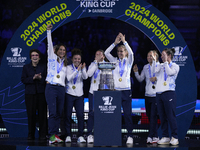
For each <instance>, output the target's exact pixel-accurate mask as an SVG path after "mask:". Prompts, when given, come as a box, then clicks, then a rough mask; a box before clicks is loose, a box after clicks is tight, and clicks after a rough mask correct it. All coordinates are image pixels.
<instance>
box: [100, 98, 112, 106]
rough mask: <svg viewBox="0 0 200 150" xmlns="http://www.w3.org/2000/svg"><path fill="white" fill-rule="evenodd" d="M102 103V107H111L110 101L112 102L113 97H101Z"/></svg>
mask: <svg viewBox="0 0 200 150" xmlns="http://www.w3.org/2000/svg"><path fill="white" fill-rule="evenodd" d="M102 99H103V101H104V105H112V103H111V102H112V100H113V97H111V96H104V97H102Z"/></svg>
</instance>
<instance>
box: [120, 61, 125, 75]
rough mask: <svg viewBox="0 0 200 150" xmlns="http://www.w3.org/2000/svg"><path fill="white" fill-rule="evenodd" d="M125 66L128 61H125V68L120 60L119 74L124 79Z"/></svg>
mask: <svg viewBox="0 0 200 150" xmlns="http://www.w3.org/2000/svg"><path fill="white" fill-rule="evenodd" d="M125 64H126V60H125V59H124V62H123V66H122V62H121V60H120V59H119V74H120V76H121V77H122V75H123V73H124V68H125Z"/></svg>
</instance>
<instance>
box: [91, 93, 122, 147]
mask: <svg viewBox="0 0 200 150" xmlns="http://www.w3.org/2000/svg"><path fill="white" fill-rule="evenodd" d="M121 143H122V140H121V92H120V91H95V92H94V146H121Z"/></svg>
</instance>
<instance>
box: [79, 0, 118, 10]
mask: <svg viewBox="0 0 200 150" xmlns="http://www.w3.org/2000/svg"><path fill="white" fill-rule="evenodd" d="M76 1H78V2H80V8H84V9H83V12H84V13H85V12H88V13H113V7H114V6H115V4H116V2H117V1H119V0H76ZM85 8H88V10H87V11H86V10H85Z"/></svg>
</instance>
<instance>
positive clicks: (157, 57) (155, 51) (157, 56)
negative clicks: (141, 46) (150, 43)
mask: <svg viewBox="0 0 200 150" xmlns="http://www.w3.org/2000/svg"><path fill="white" fill-rule="evenodd" d="M150 52H153V53H154V54H155V55H156V61H158V59H159V55H158V51H157V50H150V51H149V53H150Z"/></svg>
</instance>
